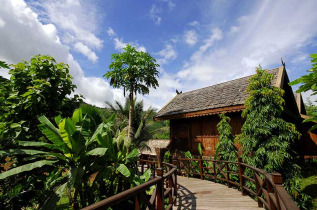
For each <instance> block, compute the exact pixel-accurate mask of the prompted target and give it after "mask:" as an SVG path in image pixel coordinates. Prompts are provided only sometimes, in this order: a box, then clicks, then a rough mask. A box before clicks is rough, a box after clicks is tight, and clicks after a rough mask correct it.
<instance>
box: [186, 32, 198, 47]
mask: <svg viewBox="0 0 317 210" xmlns="http://www.w3.org/2000/svg"><path fill="white" fill-rule="evenodd" d="M197 36H198V35H197V33H196V31H195V30H189V31H186V32H185V35H184V38H185V42H186V43H187V44H188V45H190V46H194V45H195V44H196V43H197V41H198V38H197Z"/></svg>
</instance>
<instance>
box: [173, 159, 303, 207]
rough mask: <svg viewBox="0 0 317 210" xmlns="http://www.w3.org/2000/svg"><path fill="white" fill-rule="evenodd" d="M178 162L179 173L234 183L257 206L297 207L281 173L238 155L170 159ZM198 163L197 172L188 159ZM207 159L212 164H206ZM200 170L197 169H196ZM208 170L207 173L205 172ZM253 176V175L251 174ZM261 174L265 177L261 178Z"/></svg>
mask: <svg viewBox="0 0 317 210" xmlns="http://www.w3.org/2000/svg"><path fill="white" fill-rule="evenodd" d="M176 162H178V163H177V164H178V165H180V167H179V168H178V173H179V174H181V175H187V176H188V175H197V178H198V177H200V178H201V179H205V178H211V179H212V180H214V181H215V180H218V181H222V182H223V183H227V186H228V187H232V185H235V186H237V187H238V189H240V191H241V193H242V195H247V194H249V195H251V197H253V198H255V199H256V200H257V201H258V206H259V207H263V205H264V206H265V207H266V208H267V209H278V210H281V209H294V210H299V208H298V207H297V206H296V203H295V202H294V200H293V199H292V198H291V196H290V195H289V194H288V193H287V192H286V190H285V188H284V187H283V185H282V184H283V182H282V175H281V174H279V173H272V174H269V173H267V172H266V171H264V170H262V169H259V168H256V167H253V166H250V165H248V164H245V163H243V162H242V159H241V158H238V162H232V161H222V160H211V159H207V160H204V159H202V157H199V158H193V159H190V158H184V157H179V158H177V159H176V160H173V163H174V164H175V163H176ZM185 162H187V163H191V164H192V165H195V166H198V167H199V168H195V170H196V171H197V172H194V171H191V169H192V168H193V167H192V166H190V165H189V164H187V163H185ZM208 162H209V163H211V164H212V165H210V164H209V165H208ZM204 163H207V164H206V165H208V167H204V166H203V164H204ZM230 165H234V166H235V168H236V171H233V170H232V169H230ZM246 169H248V170H249V172H250V170H251V173H250V174H249V176H248V175H247V174H246ZM198 171H199V172H198ZM205 171H207V173H205ZM237 175H238V180H237V181H235V180H231V179H230V176H237ZM250 176H252V177H250ZM262 177H264V178H262ZM247 182H252V183H254V184H255V189H254V190H253V189H250V188H248V187H247V186H246V183H247Z"/></svg>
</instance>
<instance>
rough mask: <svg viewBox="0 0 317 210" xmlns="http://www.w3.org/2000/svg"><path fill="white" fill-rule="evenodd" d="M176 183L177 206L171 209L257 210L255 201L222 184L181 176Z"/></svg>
mask: <svg viewBox="0 0 317 210" xmlns="http://www.w3.org/2000/svg"><path fill="white" fill-rule="evenodd" d="M177 182H178V198H177V206H174V207H173V209H197V210H198V209H247V210H251V209H259V208H258V205H257V202H256V201H255V200H253V199H252V198H250V197H249V196H243V195H242V194H241V192H240V191H238V190H236V189H234V188H228V187H227V186H225V185H222V184H218V183H214V182H212V181H207V180H200V179H195V178H187V177H181V176H178V177H177Z"/></svg>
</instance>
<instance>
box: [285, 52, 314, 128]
mask: <svg viewBox="0 0 317 210" xmlns="http://www.w3.org/2000/svg"><path fill="white" fill-rule="evenodd" d="M310 57H311V58H312V59H311V63H312V68H311V69H310V70H308V74H306V75H304V76H302V77H300V78H298V79H296V80H294V81H292V82H291V83H290V85H297V84H301V86H300V87H299V88H298V90H297V91H296V92H297V93H301V92H306V91H309V90H311V91H312V92H313V93H312V95H316V94H317V54H311V55H310ZM316 102H317V101H316ZM310 116H311V118H309V119H306V120H304V122H317V111H316V109H315V110H313V111H312V112H311V113H310ZM315 129H317V124H315V125H313V126H312V128H311V129H310V130H315Z"/></svg>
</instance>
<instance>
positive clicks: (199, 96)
mask: <svg viewBox="0 0 317 210" xmlns="http://www.w3.org/2000/svg"><path fill="white" fill-rule="evenodd" d="M278 72H279V68H275V69H272V70H270V71H269V73H271V74H273V75H274V78H273V81H272V85H275V83H276V81H277V76H278ZM250 77H251V76H248V77H243V78H239V79H235V80H231V81H228V82H224V83H220V84H216V85H212V86H209V87H205V88H200V89H197V90H192V91H189V92H185V93H180V94H178V95H176V96H175V97H174V98H173V100H172V101H171V102H169V103H168V104H167V105H166V106H165V107H163V108H162V109H161V110H160V111H159V112H158V113H157V115H156V116H155V118H159V117H164V116H170V115H176V114H184V113H190V112H196V111H203V110H210V109H216V108H222V107H228V106H234V105H243V104H244V101H245V99H246V98H247V93H246V89H247V86H248V80H249V79H250Z"/></svg>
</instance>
